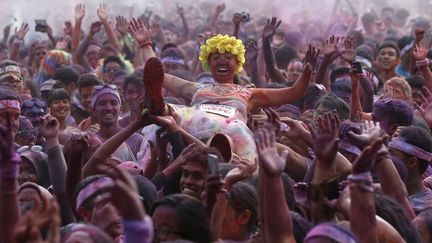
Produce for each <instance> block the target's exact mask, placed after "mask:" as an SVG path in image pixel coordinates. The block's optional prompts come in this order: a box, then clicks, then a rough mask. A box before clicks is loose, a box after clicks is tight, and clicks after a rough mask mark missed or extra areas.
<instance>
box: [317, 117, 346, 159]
mask: <svg viewBox="0 0 432 243" xmlns="http://www.w3.org/2000/svg"><path fill="white" fill-rule="evenodd" d="M339 124H340V121H339V118H338V116H337V114H336V113H335V112H333V113H330V112H327V113H324V114H323V115H321V116H319V117H318V120H317V124H316V126H313V125H309V131H310V132H311V135H312V139H313V150H314V152H315V155H316V156H317V158H318V160H319V162H320V163H324V164H327V165H329V164H332V163H333V160H334V158H335V156H336V153H337V150H338V142H339V138H338V134H339Z"/></svg>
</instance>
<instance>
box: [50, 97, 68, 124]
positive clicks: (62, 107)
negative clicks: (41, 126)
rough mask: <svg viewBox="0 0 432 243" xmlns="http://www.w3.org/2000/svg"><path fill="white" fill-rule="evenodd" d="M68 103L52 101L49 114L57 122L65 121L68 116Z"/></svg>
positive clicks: (65, 100) (66, 100)
mask: <svg viewBox="0 0 432 243" xmlns="http://www.w3.org/2000/svg"><path fill="white" fill-rule="evenodd" d="M69 106H70V103H69V100H68V99H62V100H54V101H53V102H52V103H51V104H50V112H51V115H53V116H54V117H55V118H57V119H58V120H65V119H66V117H67V116H68V115H69V108H70V107H69Z"/></svg>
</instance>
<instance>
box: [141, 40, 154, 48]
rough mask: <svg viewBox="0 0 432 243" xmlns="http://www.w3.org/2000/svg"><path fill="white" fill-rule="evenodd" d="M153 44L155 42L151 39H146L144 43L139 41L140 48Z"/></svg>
mask: <svg viewBox="0 0 432 243" xmlns="http://www.w3.org/2000/svg"><path fill="white" fill-rule="evenodd" d="M152 44H153V42H151V41H145V42H143V43H139V46H140V48H144V47H146V46H151V45H152Z"/></svg>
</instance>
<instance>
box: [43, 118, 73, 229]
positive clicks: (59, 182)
mask: <svg viewBox="0 0 432 243" xmlns="http://www.w3.org/2000/svg"><path fill="white" fill-rule="evenodd" d="M59 126H60V124H59V122H58V121H57V119H56V118H55V117H53V116H51V115H46V116H45V117H44V122H43V126H42V128H41V129H40V131H41V133H42V135H43V136H44V137H45V139H46V148H47V155H48V170H49V175H50V179H51V183H52V186H53V191H54V195H55V196H56V199H57V202H58V203H59V206H60V213H61V218H62V225H67V224H69V223H72V222H74V217H73V213H72V211H71V208H70V207H69V204H68V201H67V195H66V174H67V173H66V171H67V167H66V161H65V158H64V156H63V151H62V149H61V147H60V143H59V139H58V135H59Z"/></svg>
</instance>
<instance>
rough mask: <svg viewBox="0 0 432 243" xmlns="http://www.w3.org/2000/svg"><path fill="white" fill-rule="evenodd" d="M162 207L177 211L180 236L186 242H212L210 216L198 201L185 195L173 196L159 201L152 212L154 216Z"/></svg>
mask: <svg viewBox="0 0 432 243" xmlns="http://www.w3.org/2000/svg"><path fill="white" fill-rule="evenodd" d="M160 206H168V207H172V208H174V209H175V210H176V215H177V221H178V223H179V225H180V228H181V233H180V235H181V236H182V238H183V239H185V240H190V241H194V242H199V243H201V242H202V243H208V242H211V241H212V238H211V232H210V222H209V216H208V214H207V212H206V210H205V208H204V207H203V205H202V204H201V202H199V201H198V200H197V199H195V198H193V197H191V196H188V195H185V194H172V195H168V196H166V197H163V198H161V199H159V200H157V201H156V202H155V203H154V204H153V206H152V209H151V210H150V214H151V215H153V214H154V212H155V211H156V209H157V208H158V207H160Z"/></svg>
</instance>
